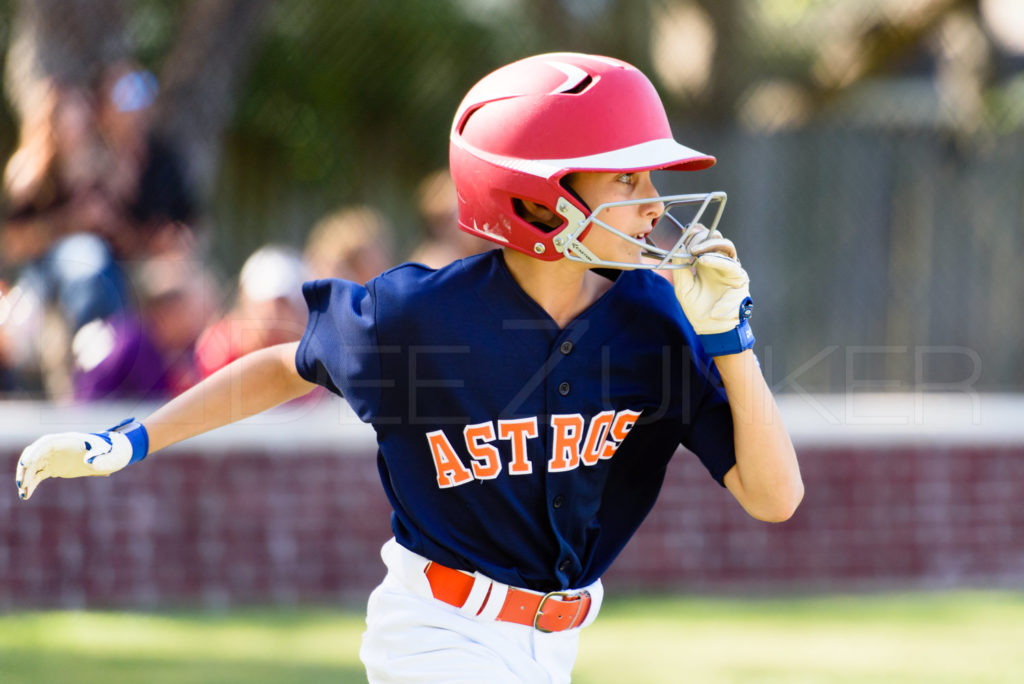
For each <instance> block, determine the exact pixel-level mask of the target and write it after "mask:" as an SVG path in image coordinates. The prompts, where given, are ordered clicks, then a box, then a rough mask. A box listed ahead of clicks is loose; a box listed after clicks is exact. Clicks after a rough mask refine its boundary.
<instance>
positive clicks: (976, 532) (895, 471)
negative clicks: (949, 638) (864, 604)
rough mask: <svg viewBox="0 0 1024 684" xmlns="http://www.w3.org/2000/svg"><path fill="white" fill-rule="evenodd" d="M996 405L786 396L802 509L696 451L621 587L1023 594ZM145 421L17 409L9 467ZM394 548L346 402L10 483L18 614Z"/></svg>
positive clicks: (673, 479)
mask: <svg viewBox="0 0 1024 684" xmlns="http://www.w3.org/2000/svg"><path fill="white" fill-rule="evenodd" d="M986 401H989V402H990V403H989V404H988V406H989V408H988V409H986V410H983V411H981V412H980V417H979V416H978V415H977V414H976V413H975V412H973V409H972V411H968V412H965V411H963V410H960V409H957V410H955V411H954V412H953V413H952V414H949V415H947V414H945V413H942V414H941V415H940V414H936V415H935V416H934V417H932V418H927V419H925V420H923V421H916V419H915V420H912V421H905V422H898V423H893V422H891V421H889V422H886V421H882V422H880V421H878V420H875V421H874V422H873V423H872V422H870V421H869V422H868V423H864V422H862V421H860V420H853V419H852V418H856V416H851V415H849V411H850V407H849V406H848V405H847V406H845V408H842V406H840V405H839V404H829V403H828V402H825V403H820V402H816V403H815V404H813V405H810V406H808V405H807V404H806V402H803V401H800V400H797V399H792V400H790V399H783V400H782V401H781V402H780V403H782V404H783V408H784V414H785V415H786V420H787V423H788V424H790V427H791V432H792V433H793V435H794V439H795V441H796V443H797V445H798V451H799V455H800V462H801V467H802V471H803V475H804V480H805V483H806V485H807V496H806V498H805V500H804V503H803V505H802V506H801V508H800V510H799V511H798V512H797V514H796V516H794V518H793V519H792V520H790V521H789V522H786V523H783V524H778V525H768V524H764V523H759V522H757V521H754V520H752V519H750V518H748V517H747V516H746V514H745V513H744V512H743V511H742V510H741V509H740V508H739V506H738V505H737V504H736V503H735V502H734V501H733V500H732V498H731V497H730V496H729V495H728V493H727V492H726V491H725V490H723V489H721V488H719V487H718V486H717V485H716V484H714V483H713V482H712V481H711V480H710V479H709V478H708V476H707V474H706V473H705V472H704V470H703V468H702V467H701V466H700V465H699V463H698V462H697V461H696V459H693V458H692V457H690V456H689V455H687V454H685V453H681V454H679V456H678V457H677V459H676V461H675V462H674V463H673V465H672V467H670V470H669V477H668V479H667V481H666V483H665V487H664V490H663V492H662V495H661V498H660V499H659V503H658V505H657V506H656V507H655V509H654V511H653V512H652V514H651V516H650V517H649V519H648V520H647V522H646V523H645V525H644V526H643V528H641V530H640V532H639V533H638V534H637V536H636V537H635V538H634V539H633V541H632V542H631V543H630V545H629V546H628V547H627V549H626V550H625V552H624V553H623V555H622V556H621V557H620V559H619V560H618V562H617V563H616V565H615V566H614V567H613V568H612V570H611V571H610V572H609V574H608V575H607V577H606V583H607V584H608V586H609V587H612V588H619V589H621V590H662V589H673V590H683V591H779V590H781V591H793V590H804V589H813V590H858V589H864V588H881V587H946V586H974V585H991V584H998V585H1005V586H1017V587H1019V586H1021V583H1022V582H1024V436H1022V435H1020V434H1018V431H1020V427H1019V426H1016V425H1014V424H1013V423H1014V421H1013V417H1014V416H1022V415H1024V412H1021V411H1020V409H1021V404H1020V403H1019V402H1018V400H1016V399H1013V400H1008V401H1010V403H1009V404H1007V405H1003V404H998V405H997V404H996V400H995V399H992V400H986ZM829 407H831V408H829ZM837 407H838V408H837ZM137 409H138V407H93V408H91V409H89V410H88V411H85V412H83V411H77V412H74V411H72V412H70V413H69V410H67V409H65V410H54V409H49V408H47V407H42V406H37V405H2V407H0V410H3V411H4V415H3V416H0V427H2V428H3V440H0V473H9V474H13V472H14V464H15V461H16V458H17V453H18V452H19V451H20V447H21V446H23V445H24V444H25V443H27V442H28V441H31V439H32V438H34V436H36V435H38V434H41V433H43V432H52V431H55V430H63V429H76V430H77V429H91V428H92V427H94V426H96V425H105V424H107V423H110V422H114V421H116V419H117V418H118V417H120V416H121V415H128V414H131V413H137V414H139V415H143V414H144V413H145V411H140V410H137ZM840 409H842V410H840ZM886 410H888V411H890V413H889V414H887V415H889V416H890V417H892V415H894V414H892V413H891V411H892V407H889V408H888V409H886ZM844 411H845V413H844ZM915 412H916V409H915ZM300 413H301V414H302V415H300ZM306 413H310V414H314V415H305V414H306ZM837 415H838V420H839V422H838V424H837V423H835V422H834V421H833V420H832V419H833V418H836V417H837ZM862 415H867V414H863V412H862ZM870 415H871V416H874V417H875V418H877V417H878V415H879V414H877V413H871V414H870ZM112 417H113V418H114V421H112V420H111V418H112ZM87 425H88V426H90V427H89V428H86V426H87ZM58 426H59V427H58ZM312 426H315V427H312ZM289 445H290V446H289ZM388 536H389V522H388V507H387V502H386V500H385V497H384V495H383V493H382V490H381V488H380V486H379V482H378V478H377V471H376V463H375V459H374V449H373V444H372V435H371V434H370V433H369V431H368V430H366V429H365V428H364V427H363V426H359V425H357V424H355V423H354V422H353V421H352V420H351V416H349V415H346V414H345V413H344V411H343V410H342V411H339V409H338V408H337V406H335V405H332V404H328V405H327V406H320V407H312V408H305V409H300V410H299V413H296V411H295V410H293V411H292V412H291V413H290V414H288V413H286V414H284V415H278V416H277V417H274V416H271V417H264V418H261V419H257V420H254V421H249V422H248V423H247V424H246V425H242V426H233V427H231V428H226V429H224V430H221V431H218V432H216V433H212V434H211V435H207V436H204V437H201V438H197V439H195V440H194V441H192V442H188V443H186V444H185V445H181V446H179V447H177V448H175V449H173V450H171V451H168V452H167V453H164V454H161V455H159V456H157V457H154V458H153V459H152V460H151V461H147V462H146V463H145V464H144V465H143V466H141V467H135V466H133V467H131V468H129V469H127V470H125V471H124V472H122V473H118V474H117V475H116V476H115V477H112V478H88V479H82V480H77V481H49V482H46V483H45V484H44V485H43V487H42V488H40V490H39V493H38V494H37V495H36V496H35V497H34V498H33V499H32V501H30V502H28V503H22V502H20V501H18V500H17V497H16V494H15V489H14V486H13V482H11V483H10V486H0V609H5V608H6V609H9V608H16V607H28V606H33V607H34V606H65V607H78V606H143V607H150V606H158V605H181V604H202V605H225V604H233V603H292V602H348V601H354V600H358V599H360V598H362V597H363V596H365V594H366V593H367V592H368V591H369V589H370V588H372V586H373V585H374V584H375V583H376V582H377V581H378V580H379V578H380V575H381V573H382V565H381V563H380V559H379V555H378V549H379V547H380V544H381V543H382V542H383V541H384V540H385V539H387V537H388Z"/></svg>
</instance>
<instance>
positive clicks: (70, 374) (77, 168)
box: [0, 62, 205, 399]
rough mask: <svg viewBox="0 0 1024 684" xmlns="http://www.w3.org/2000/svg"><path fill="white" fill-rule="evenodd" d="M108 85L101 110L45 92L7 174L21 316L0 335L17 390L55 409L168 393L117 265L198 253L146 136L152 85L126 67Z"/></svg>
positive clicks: (168, 161)
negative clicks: (59, 404)
mask: <svg viewBox="0 0 1024 684" xmlns="http://www.w3.org/2000/svg"><path fill="white" fill-rule="evenodd" d="M104 73H105V75H104V78H103V79H101V81H100V83H99V85H98V87H97V89H96V93H95V95H96V96H95V98H94V97H93V96H92V94H91V93H89V92H87V91H86V90H84V89H81V88H77V87H68V86H56V85H44V86H41V89H42V90H41V92H42V95H41V96H40V97H38V98H37V99H38V101H39V102H40V103H41V106H39V107H37V108H32V109H31V110H30V111H31V112H32V114H31V115H30V117H29V118H27V119H26V120H25V121H24V122H22V127H21V133H20V142H19V146H18V149H17V151H16V152H15V153H14V154H13V155H12V157H11V159H10V160H9V162H8V164H7V166H6V168H5V171H4V199H5V220H4V224H3V230H2V234H0V247H2V255H3V259H4V262H5V264H4V265H5V267H6V268H7V269H14V268H16V269H18V272H17V275H16V281H15V284H14V287H12V288H11V289H10V291H9V292H7V293H6V294H5V301H6V302H7V305H8V309H10V310H11V312H13V313H16V314H17V315H9V316H7V317H6V320H5V321H4V322H2V323H0V324H2V325H3V330H2V331H0V336H2V337H3V338H5V339H6V340H7V352H6V358H7V359H8V363H9V364H10V367H12V368H14V369H16V371H17V373H16V374H17V377H18V384H19V385H20V386H21V387H23V388H25V389H28V390H29V391H33V390H35V391H39V390H43V391H45V392H46V394H48V395H49V396H50V397H51V398H55V399H61V398H68V397H72V396H73V397H75V398H79V399H95V398H99V397H109V398H114V397H141V396H152V395H154V394H159V393H162V392H164V391H166V388H165V385H166V381H165V378H164V373H163V371H164V368H163V363H162V362H161V360H160V359H161V355H160V353H159V352H158V350H157V347H156V343H155V341H154V340H153V339H151V336H150V334H149V333H148V331H147V330H145V329H144V328H143V321H142V319H141V318H140V315H139V313H138V310H137V309H138V307H137V303H136V302H134V301H131V300H130V298H129V296H128V295H129V293H131V292H133V290H132V288H131V287H130V284H129V282H128V278H127V277H126V274H125V273H124V271H123V266H122V263H121V261H120V260H121V259H125V258H132V259H136V260H138V259H142V260H145V259H149V258H154V257H159V256H161V255H166V254H176V255H178V256H179V257H191V248H192V246H193V245H194V240H193V239H192V233H191V229H190V228H189V227H188V224H187V223H185V222H187V221H190V220H191V219H192V218H193V213H194V207H193V203H192V199H191V195H190V194H189V192H188V191H187V188H186V184H185V182H184V177H183V174H182V172H181V164H180V163H179V161H178V159H177V157H175V156H174V155H173V153H172V152H171V151H170V150H169V148H168V147H167V146H166V145H164V144H163V143H162V142H160V140H159V139H158V138H157V137H156V136H154V135H153V134H152V132H151V123H152V112H153V106H152V105H153V102H154V99H155V97H156V94H157V84H156V79H155V78H154V77H153V76H152V74H150V73H149V72H146V71H144V70H142V69H140V68H139V67H138V66H137V65H135V64H134V63H131V62H119V63H116V64H114V65H112V66H111V67H109V68H108V69H107V70H106V71H105V72H104ZM202 323H205V321H203V322H202ZM202 323H200V325H201V324H202ZM183 327H186V328H187V323H186V324H183ZM12 340H17V342H14V343H12Z"/></svg>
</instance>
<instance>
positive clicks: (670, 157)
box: [453, 138, 712, 178]
mask: <svg viewBox="0 0 1024 684" xmlns="http://www.w3.org/2000/svg"><path fill="white" fill-rule="evenodd" d="M453 142H454V143H455V144H456V145H459V146H460V147H463V148H465V149H466V150H467V151H468V152H470V153H472V154H474V155H476V156H477V157H480V158H481V159H484V160H486V161H489V162H491V163H492V164H497V165H499V166H503V167H505V168H509V169H514V170H516V171H521V172H523V173H529V174H531V175H534V176H539V177H541V178H551V177H552V176H554V175H555V174H557V173H558V172H559V171H562V170H564V169H572V170H574V171H630V170H640V169H657V168H664V167H666V166H674V165H675V164H682V163H684V162H688V161H701V160H709V161H710V160H711V159H712V157H710V156H709V155H706V154H704V153H702V152H698V151H697V150H694V149H691V148H689V147H687V146H685V145H680V144H679V143H677V142H676V141H675V140H673V139H672V138H662V139H660V140H649V141H647V142H644V143H640V144H639V145H632V146H630V147H623V148H621V149H618V150H611V151H609V152H601V153H599V154H592V155H588V156H586V157H573V158H570V159H515V158H512V157H506V156H503V155H500V154H492V153H490V152H486V151H484V150H481V149H479V148H477V147H474V146H472V145H470V144H469V143H467V142H466V140H465V139H464V138H462V139H453Z"/></svg>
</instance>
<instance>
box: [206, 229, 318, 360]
mask: <svg viewBox="0 0 1024 684" xmlns="http://www.w3.org/2000/svg"><path fill="white" fill-rule="evenodd" d="M308 279H309V269H308V268H307V266H306V264H305V262H304V261H303V260H302V257H301V256H299V253H298V252H297V251H295V250H293V249H291V248H288V247H283V246H280V245H267V246H264V247H261V248H260V249H258V250H256V252H254V253H253V254H252V256H250V257H249V258H248V259H247V260H246V262H245V264H243V265H242V271H241V273H240V275H239V279H238V296H237V301H236V303H235V306H234V307H233V308H232V309H231V311H229V312H228V313H227V315H225V316H224V317H223V318H221V319H220V320H219V321H217V322H216V323H214V324H213V325H212V326H211V327H210V328H208V329H207V330H206V331H205V332H204V333H203V334H202V336H201V337H200V338H199V342H198V343H197V344H196V366H197V367H198V369H199V374H200V376H201V377H206V376H208V375H210V374H212V373H213V372H214V371H216V370H217V369H219V368H221V367H223V366H225V365H227V364H228V363H231V362H232V361H234V360H235V359H237V358H239V357H241V356H244V355H245V354H248V353H249V352H252V351H255V350H257V349H262V348H263V347H269V346H271V345H274V344H282V343H285V342H294V341H296V340H298V339H299V338H300V337H302V331H303V329H304V328H305V325H306V304H305V301H304V300H303V297H302V283H304V282H305V281H306V280H308Z"/></svg>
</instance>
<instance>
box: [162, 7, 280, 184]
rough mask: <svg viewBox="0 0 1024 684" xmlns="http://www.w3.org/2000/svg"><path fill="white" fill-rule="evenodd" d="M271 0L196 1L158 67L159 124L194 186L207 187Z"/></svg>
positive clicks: (215, 169)
mask: <svg viewBox="0 0 1024 684" xmlns="http://www.w3.org/2000/svg"><path fill="white" fill-rule="evenodd" d="M269 5H270V0H194V1H193V2H192V3H190V4H189V5H188V6H187V7H186V10H185V15H184V16H183V17H182V20H181V26H180V29H179V32H178V37H177V40H176V41H175V44H174V46H173V47H172V48H171V50H170V53H169V54H168V55H167V57H166V58H165V59H164V62H163V68H162V69H161V71H160V82H161V84H162V87H163V92H162V94H161V103H160V114H159V119H158V123H157V127H158V129H159V130H160V131H161V132H162V133H163V134H165V135H166V136H167V137H168V138H169V140H170V141H171V143H172V144H173V145H174V146H175V147H176V148H177V149H178V150H179V151H180V153H181V154H182V156H183V157H184V159H185V160H186V164H187V167H188V168H187V173H188V176H189V179H190V181H191V183H192V185H193V187H196V188H199V189H200V190H201V192H202V190H206V191H208V190H209V189H210V188H211V187H212V185H213V181H214V177H215V175H216V172H217V168H218V164H219V161H220V151H221V137H222V134H223V132H224V129H225V128H226V127H227V125H228V123H229V121H230V118H231V115H232V114H233V112H234V105H235V102H236V100H237V95H238V90H239V88H240V86H241V85H242V82H243V77H244V76H245V73H246V70H247V67H248V65H249V63H250V56H251V53H252V48H253V45H254V44H255V42H256V39H257V37H258V34H259V29H260V26H261V24H262V19H263V17H264V14H265V12H266V10H267V8H268V7H269Z"/></svg>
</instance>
